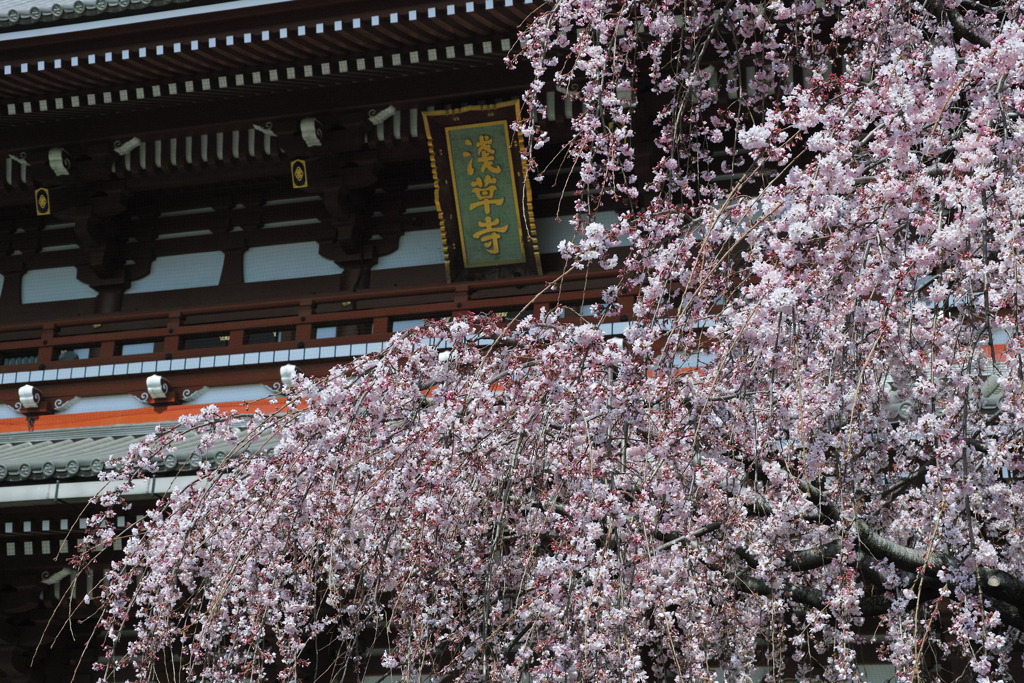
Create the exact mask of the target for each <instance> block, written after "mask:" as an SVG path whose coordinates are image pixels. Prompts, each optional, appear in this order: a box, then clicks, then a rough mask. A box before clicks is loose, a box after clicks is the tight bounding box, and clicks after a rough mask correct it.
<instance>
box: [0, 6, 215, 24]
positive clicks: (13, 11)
mask: <svg viewBox="0 0 1024 683" xmlns="http://www.w3.org/2000/svg"><path fill="white" fill-rule="evenodd" d="M218 1H222V0H212V2H211V1H207V2H203V1H202V0H63V1H62V2H55V1H54V0H0V30H3V29H8V30H10V29H20V28H29V27H35V26H37V25H39V24H51V23H53V22H58V21H61V22H64V21H68V20H76V19H88V18H106V17H108V16H110V15H112V14H116V13H120V12H124V11H128V12H132V11H135V12H138V11H144V10H149V9H153V8H158V7H162V6H165V5H183V4H204V5H205V4H214V3H216V2H218Z"/></svg>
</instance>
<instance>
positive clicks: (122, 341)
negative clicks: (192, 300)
mask: <svg viewBox="0 0 1024 683" xmlns="http://www.w3.org/2000/svg"><path fill="white" fill-rule="evenodd" d="M552 279H553V276H551V275H546V276H537V277H527V278H516V279H509V280H482V281H476V282H461V283H452V284H446V285H435V286H426V287H409V288H404V289H394V290H390V291H380V290H369V291H360V292H345V293H338V294H332V295H325V296H318V297H310V298H305V299H299V300H281V301H248V302H243V303H238V304H234V305H221V306H206V307H204V306H197V307H195V308H190V309H187V310H175V311H165V312H138V313H119V314H108V315H95V316H92V317H89V318H87V319H83V318H76V319H71V320H63V321H61V320H58V321H48V322H32V323H23V324H19V323H8V324H4V325H0V387H8V389H7V390H5V391H4V393H5V394H7V393H12V390H11V389H10V387H16V386H17V385H21V384H24V383H27V382H31V383H39V382H73V383H74V384H76V385H81V384H82V383H84V382H88V381H90V380H93V381H101V380H103V379H105V378H111V379H112V378H116V377H124V376H129V375H130V376H137V375H140V374H148V373H154V372H159V373H174V372H179V371H181V372H187V371H199V370H207V371H210V370H214V369H228V368H238V369H241V368H253V367H254V366H259V365H268V364H281V363H295V364H297V365H299V366H300V368H302V369H303V370H304V371H310V370H312V369H313V368H312V366H316V368H317V369H319V370H320V371H323V370H324V369H325V368H326V367H329V366H330V365H332V364H334V363H337V362H343V361H344V360H346V359H348V358H351V357H355V356H359V355H362V354H365V353H372V352H374V351H378V350H380V349H381V348H383V345H384V343H385V342H387V340H388V339H389V338H390V337H391V336H392V335H393V334H394V333H396V332H400V331H402V330H404V329H408V328H409V327H412V326H414V325H416V324H418V323H419V322H421V321H423V320H426V319H437V318H447V317H454V316H458V315H464V314H467V313H471V312H479V313H486V312H493V313H497V314H499V315H504V316H507V317H515V316H518V315H519V314H520V313H522V312H526V313H536V312H539V310H540V309H541V308H542V307H546V308H552V307H554V306H558V305H561V306H564V307H566V308H567V311H568V315H570V316H579V317H580V318H582V319H589V320H592V321H595V322H596V321H597V320H598V319H597V318H596V317H593V316H590V315H588V314H589V313H590V312H591V309H590V306H591V305H593V304H597V303H598V302H600V300H601V291H602V288H603V287H604V286H606V285H607V284H610V283H611V281H612V280H611V274H608V273H603V274H598V275H597V276H596V277H595V274H594V273H589V274H587V273H581V272H570V273H567V274H566V275H565V276H563V277H562V278H561V283H560V286H559V288H558V290H554V289H552V288H550V287H548V283H549V282H550V281H551V280H552ZM624 303H626V304H627V305H626V306H625V307H624V309H625V310H629V306H628V303H629V302H624ZM601 322H602V323H604V324H605V325H621V324H622V323H621V319H620V318H604V319H602V320H601ZM307 367H309V368H310V370H307ZM75 393H77V394H79V395H88V394H92V395H97V392H94V391H87V392H85V393H84V394H83V393H82V392H80V391H79V392H75ZM100 393H102V392H100ZM2 398H3V397H0V400H2Z"/></svg>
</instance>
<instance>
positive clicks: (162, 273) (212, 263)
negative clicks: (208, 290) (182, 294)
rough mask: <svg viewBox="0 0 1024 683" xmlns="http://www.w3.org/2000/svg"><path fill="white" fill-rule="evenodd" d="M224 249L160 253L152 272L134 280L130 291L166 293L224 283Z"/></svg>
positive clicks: (151, 269)
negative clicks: (222, 272)
mask: <svg viewBox="0 0 1024 683" xmlns="http://www.w3.org/2000/svg"><path fill="white" fill-rule="evenodd" d="M223 268H224V252H222V251H201V252H198V253H195V254H178V255H177V256H159V257H157V258H156V259H154V260H153V265H152V267H151V268H150V271H149V275H147V276H146V277H144V278H142V279H140V280H137V281H135V282H133V283H132V285H131V287H129V288H128V289H127V291H126V292H125V293H126V294H144V293H146V292H166V291H169V290H173V289H191V288H193V287H214V286H216V285H217V284H219V283H220V273H221V270H223Z"/></svg>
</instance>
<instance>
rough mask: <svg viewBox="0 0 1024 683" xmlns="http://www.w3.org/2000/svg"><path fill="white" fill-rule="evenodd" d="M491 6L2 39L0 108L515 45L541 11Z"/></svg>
mask: <svg viewBox="0 0 1024 683" xmlns="http://www.w3.org/2000/svg"><path fill="white" fill-rule="evenodd" d="M493 4H494V5H495V7H494V8H493V9H487V10H483V9H481V10H474V11H467V10H466V7H467V5H472V6H474V7H475V6H483V5H484V3H483V2H480V1H479V0H478V1H477V2H476V3H460V4H459V5H457V6H454V5H453V6H451V7H452V8H454V9H453V10H452V9H450V8H449V6H448V5H446V4H445V3H438V2H413V3H407V4H405V5H403V6H402V7H401V8H400V9H389V10H388V11H384V12H382V11H381V10H380V3H378V2H372V1H371V2H366V1H358V2H356V1H351V0H350V1H348V2H346V1H344V0H342V1H341V2H337V1H334V0H332V1H331V2H325V1H323V0H300V1H297V2H293V3H285V4H274V5H269V6H267V7H266V8H249V9H246V10H244V11H242V10H239V11H228V12H221V13H216V14H213V15H209V17H206V16H204V21H203V22H202V23H201V24H200V23H197V22H196V21H195V20H189V19H186V18H175V19H170V20H154V21H151V22H145V23H143V24H136V25H126V26H115V27H110V28H105V29H97V30H82V31H81V32H76V33H72V34H67V35H64V34H61V35H59V36H46V37H42V38H40V37H36V38H26V39H8V40H0V71H2V73H3V77H2V78H0V104H5V103H9V102H14V101H18V100H21V99H24V98H41V97H48V96H49V97H53V96H60V95H68V96H70V95H72V94H75V93H77V92H81V91H84V90H88V89H94V88H114V87H125V86H128V85H131V86H139V85H151V84H159V83H165V82H172V81H174V80H180V79H183V78H194V77H198V76H206V77H218V76H224V75H229V76H231V75H235V74H237V73H239V72H243V71H252V70H254V69H259V68H273V67H281V66H286V65H296V64H304V63H316V62H321V61H323V60H329V59H339V58H341V59H345V58H355V57H366V58H374V57H376V56H380V55H389V54H391V53H394V52H401V51H408V50H416V49H427V48H431V47H433V48H445V47H447V46H449V45H451V44H457V43H464V42H468V41H480V40H485V39H500V38H504V39H512V40H514V38H515V35H516V31H517V29H518V27H519V26H520V25H521V24H522V22H523V21H524V20H525V19H526V18H527V17H528V16H529V14H530V13H531V11H533V10H534V9H535V8H536V7H537V5H536V4H534V3H532V2H531V3H530V4H526V0H514V2H512V3H510V4H509V6H505V5H506V3H505V0H495V2H494V3H493ZM499 5H500V6H499ZM449 12H450V13H449ZM428 13H432V14H434V15H435V16H427V14H428ZM207 19H208V20H207ZM55 38H57V39H55ZM0 113H2V108H0Z"/></svg>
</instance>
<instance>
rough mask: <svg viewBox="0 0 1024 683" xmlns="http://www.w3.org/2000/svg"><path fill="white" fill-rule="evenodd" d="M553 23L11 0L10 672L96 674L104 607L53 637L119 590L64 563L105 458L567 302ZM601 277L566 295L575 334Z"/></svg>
mask: <svg viewBox="0 0 1024 683" xmlns="http://www.w3.org/2000/svg"><path fill="white" fill-rule="evenodd" d="M538 6H539V5H538V3H535V2H533V0H475V1H472V2H465V1H464V0H460V1H459V2H449V1H442V0H403V1H402V2H391V3H382V2H377V1H374V0H230V1H223V0H77V1H75V2H53V1H52V0H48V1H47V2H45V3H43V2H41V0H0V69H2V76H0V366H2V367H0V681H30V680H31V681H35V680H40V681H55V682H56V681H71V680H88V679H90V678H91V677H92V672H91V671H89V669H88V666H87V664H88V661H85V665H84V666H82V667H80V668H78V669H77V673H76V665H77V664H78V662H79V660H80V658H81V655H82V653H83V651H86V650H87V647H86V644H85V640H86V638H87V636H88V628H89V626H90V622H89V615H87V614H81V615H79V614H72V615H70V616H69V615H67V614H65V616H64V618H65V619H66V620H67V622H68V624H69V625H70V627H69V628H65V629H63V630H61V629H56V630H55V629H53V628H52V627H51V629H50V630H49V631H46V636H45V637H43V642H42V647H41V649H39V650H38V652H36V645H37V643H39V641H40V638H41V637H42V636H43V633H44V629H45V627H46V624H47V620H48V619H49V617H50V615H51V613H52V611H53V607H54V605H55V604H57V602H58V600H59V598H60V596H62V595H65V594H71V593H77V594H81V592H82V591H84V590H88V589H89V588H90V587H91V586H92V585H94V583H95V582H96V581H98V580H100V578H101V577H99V576H97V575H93V574H92V573H89V572H82V573H80V574H76V573H74V572H72V571H70V570H67V569H66V568H65V563H64V560H65V559H66V557H67V556H68V554H69V553H70V552H73V550H74V546H75V543H76V541H77V540H78V538H79V537H80V534H81V522H80V518H81V513H82V510H83V506H84V504H85V503H86V501H88V500H89V498H90V497H92V496H93V495H95V494H96V493H97V492H98V491H99V490H100V487H101V486H102V482H100V481H98V480H97V474H98V473H99V472H101V471H102V470H103V468H104V464H105V462H106V460H107V458H108V457H109V456H111V455H115V456H116V455H117V454H119V453H123V452H124V451H125V449H126V448H127V447H128V444H130V443H131V442H132V441H134V440H136V439H138V438H139V437H141V436H143V435H145V434H147V433H150V432H151V431H152V430H153V428H154V427H155V426H156V425H158V424H169V423H174V422H175V421H176V420H177V418H178V417H179V416H181V415H183V414H187V413H192V412H195V411H197V410H198V409H200V408H201V407H202V406H205V405H209V404H216V405H218V406H220V407H222V408H225V409H236V410H238V411H239V412H240V413H243V414H244V413H247V412H251V411H253V410H254V409H256V408H257V407H260V406H264V405H266V403H267V402H268V401H270V400H273V397H274V396H275V395H276V394H277V393H279V392H280V391H282V390H283V389H284V388H286V387H287V386H288V384H289V382H290V381H291V379H292V377H294V374H295V373H296V372H302V373H306V374H310V375H320V374H324V373H326V372H327V370H328V369H329V368H330V367H332V366H333V365H335V364H337V363H344V362H346V360H348V359H351V358H353V357H356V356H359V355H362V354H366V353H372V352H374V351H376V350H379V349H380V348H382V345H383V344H384V343H385V342H386V341H387V340H388V338H389V337H390V336H391V335H392V334H394V333H395V332H399V331H402V330H404V329H407V328H409V327H412V326H415V325H417V324H418V323H419V322H420V321H422V320H424V319H427V318H439V317H441V318H443V317H450V316H457V315H460V314H464V313H466V312H468V311H494V312H497V313H499V314H509V315H514V314H516V313H518V312H519V311H520V310H523V308H524V307H527V308H528V307H539V306H550V305H551V304H552V303H554V302H556V301H557V300H558V295H557V294H555V293H552V292H547V293H541V292H543V290H544V283H545V282H548V281H550V280H551V279H552V278H553V277H554V276H555V275H558V274H561V273H562V270H563V262H562V260H561V258H560V257H559V255H558V244H559V242H560V241H561V240H563V239H567V238H571V237H572V234H573V233H572V230H571V229H570V228H569V227H568V223H567V221H565V220H564V218H563V219H559V218H558V216H557V214H558V212H559V201H558V200H559V196H560V191H559V188H560V187H561V186H562V185H564V180H565V177H564V175H561V176H560V175H559V173H558V172H557V171H556V172H554V173H553V174H550V175H551V178H552V180H551V181H550V182H548V183H546V187H541V186H539V185H534V186H533V187H532V188H531V186H530V184H529V183H525V184H524V182H523V169H522V168H521V165H522V160H521V158H520V157H519V153H518V150H519V147H518V145H519V141H518V140H517V136H516V133H515V132H514V131H513V130H511V129H510V127H509V123H510V122H511V121H512V120H514V118H515V117H516V116H517V115H518V109H517V104H516V102H517V100H518V97H519V94H520V93H521V92H522V91H523V89H524V88H525V87H526V86H527V84H528V83H529V74H528V73H527V70H526V69H525V68H521V69H519V70H510V69H509V68H508V67H507V66H506V64H505V57H506V56H507V55H508V53H509V52H510V50H513V49H514V46H515V40H516V30H517V27H518V26H519V25H520V24H521V23H522V22H523V21H524V20H525V19H526V18H527V17H528V16H529V15H530V13H531V12H534V11H536V10H537V9H538ZM550 102H551V104H552V105H555V103H556V98H555V93H553V92H552V93H551V95H550ZM571 113H572V112H571V111H569V110H567V109H566V108H565V106H563V105H562V104H561V102H560V101H559V102H558V106H557V107H556V106H552V107H551V108H550V113H549V119H550V121H549V124H550V127H551V128H552V129H553V130H554V131H555V135H556V136H557V134H558V133H557V132H558V130H559V129H560V127H564V126H565V125H566V120H567V117H568V116H569V115H571ZM425 114H426V115H425ZM602 284H603V282H602V281H601V280H600V279H598V278H595V277H593V276H591V277H590V278H589V279H584V278H583V276H582V274H581V275H580V277H579V278H577V279H575V280H573V279H572V277H569V278H568V279H567V285H566V288H567V289H568V290H572V291H574V294H573V297H572V298H573V302H574V305H575V306H576V311H577V312H578V313H579V314H580V315H584V316H585V315H587V314H589V312H590V311H589V310H588V308H587V303H588V302H593V301H596V300H597V299H598V298H599V297H598V292H599V290H600V288H601V286H602ZM539 293H540V294H539ZM605 324H606V325H608V326H609V329H608V330H606V331H608V332H613V331H615V330H613V329H612V327H613V326H615V325H621V324H622V323H619V322H615V321H612V322H605ZM185 450H186V451H187V449H185ZM206 457H212V458H216V457H218V454H217V453H213V454H209V455H207V456H206ZM195 465H196V462H195V459H194V458H190V457H189V455H188V453H187V452H184V451H181V452H179V455H177V456H176V457H169V458H168V459H167V462H165V463H164V464H163V470H164V474H163V476H160V477H158V478H157V479H156V480H155V481H153V482H151V483H149V484H148V485H147V486H146V487H143V488H140V490H138V492H137V494H138V495H137V497H138V498H139V499H140V501H142V502H143V505H142V506H140V507H144V502H145V501H146V500H153V499H154V498H155V497H156V496H158V495H160V494H161V493H162V492H165V491H167V490H169V489H170V487H172V486H175V485H180V484H181V483H182V482H183V481H187V478H188V476H189V472H190V471H191V470H192V469H193V468H194V467H195ZM118 521H119V523H120V524H130V523H131V521H132V519H124V518H122V519H119V520H118ZM51 646H53V647H51ZM34 652H35V658H34V659H33V654H34ZM90 656H91V655H90V652H88V651H86V656H85V659H86V660H88V658H89V657H90ZM367 680H369V679H367ZM374 680H375V679H374Z"/></svg>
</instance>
